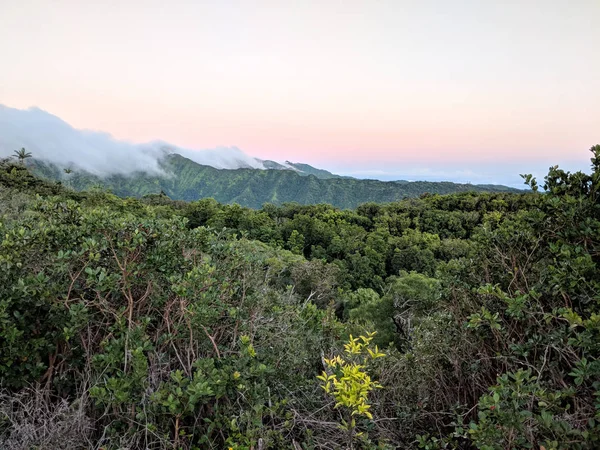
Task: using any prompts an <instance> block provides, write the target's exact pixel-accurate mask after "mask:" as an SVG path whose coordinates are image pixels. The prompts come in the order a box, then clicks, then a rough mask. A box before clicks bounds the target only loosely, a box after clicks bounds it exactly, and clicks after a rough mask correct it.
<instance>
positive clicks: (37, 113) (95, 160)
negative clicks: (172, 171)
mask: <svg viewBox="0 0 600 450" xmlns="http://www.w3.org/2000/svg"><path fill="white" fill-rule="evenodd" d="M21 147H24V148H25V149H27V151H29V152H31V153H32V154H33V156H34V157H35V158H38V159H42V160H46V161H50V162H52V163H55V164H57V165H59V166H62V167H70V166H76V167H79V168H82V169H84V170H86V171H89V172H91V173H94V174H97V175H100V176H103V175H109V174H128V173H132V172H136V171H142V172H148V173H162V170H161V168H160V164H159V159H160V158H161V157H162V156H163V155H164V154H165V153H179V154H181V155H182V156H185V157H186V158H189V159H191V160H193V161H195V162H197V163H199V164H204V165H209V166H213V167H216V168H218V169H234V168H238V167H253V168H263V166H262V163H261V162H260V161H259V160H257V159H256V158H252V157H250V156H248V155H246V154H245V153H244V152H242V151H241V150H240V149H238V148H237V147H220V148H216V149H211V150H190V149H184V148H180V147H177V146H175V145H171V144H168V143H166V142H162V141H154V142H150V143H147V144H134V143H131V142H127V141H120V140H116V139H114V138H113V137H112V136H111V135H110V134H108V133H102V132H98V131H90V130H78V129H75V128H73V127H72V126H71V125H69V124H68V123H66V122H65V121H63V120H62V119H60V118H58V117H56V116H54V115H52V114H50V113H47V112H46V111H43V110H41V109H39V108H30V109H27V110H20V109H14V108H9V107H6V106H3V105H0V156H2V157H5V156H10V155H12V154H13V152H14V150H17V149H20V148H21Z"/></svg>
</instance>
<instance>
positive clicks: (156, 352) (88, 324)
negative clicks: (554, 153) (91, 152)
mask: <svg viewBox="0 0 600 450" xmlns="http://www.w3.org/2000/svg"><path fill="white" fill-rule="evenodd" d="M592 154H593V157H592V170H591V173H589V174H586V173H582V172H577V173H568V172H565V171H563V170H561V169H559V168H558V167H552V168H550V170H549V173H548V175H547V177H546V178H545V180H544V182H543V183H540V186H538V184H537V181H536V180H535V179H533V177H531V176H525V180H526V181H527V182H528V183H529V185H530V187H531V188H532V191H531V192H525V193H508V192H501V193H473V192H468V193H455V194H452V195H437V194H432V195H426V196H421V197H419V198H412V199H405V200H400V201H395V202H392V203H388V204H377V203H365V204H362V205H360V206H359V207H358V208H356V209H355V210H340V209H339V208H335V207H333V206H329V205H325V204H312V205H301V204H298V203H283V204H281V205H279V206H277V205H275V204H266V205H265V206H264V207H263V208H261V209H259V210H252V209H248V208H244V207H241V206H239V205H226V204H222V203H219V202H218V201H216V200H211V199H203V200H198V201H193V202H189V203H188V202H185V201H175V200H171V199H170V198H169V197H168V196H167V195H166V194H171V193H172V191H169V189H168V186H165V187H164V192H162V193H160V194H153V195H148V196H145V197H141V198H139V199H135V198H127V199H123V198H120V197H118V196H116V195H114V194H112V193H109V192H107V191H105V190H103V189H96V188H94V189H90V190H87V191H83V192H79V191H77V190H75V189H72V188H71V185H72V186H73V187H74V188H81V187H82V186H85V185H88V186H89V184H87V183H88V182H87V181H85V180H84V178H85V177H86V175H85V174H82V173H80V172H79V171H73V173H71V174H70V175H69V181H68V184H69V187H66V186H64V185H63V184H62V183H58V182H53V181H47V180H46V181H45V180H43V179H40V178H37V177H36V176H34V175H33V174H32V172H31V170H30V168H31V167H32V166H34V165H35V159H33V160H32V161H30V163H28V164H27V165H25V164H20V163H18V162H17V161H14V160H3V161H0V389H1V392H0V399H1V406H0V447H7V448H11V447H13V448H47V447H52V448H65V449H67V448H68V449H77V448H105V449H121V448H131V449H137V448H140V449H141V448H152V449H166V448H178V449H190V450H191V449H198V448H208V449H221V448H235V449H246V450H249V449H258V448H263V449H285V448H288V449H294V450H297V449H298V448H303V449H305V450H313V449H315V450H316V449H326V448H327V449H331V448H347V447H354V448H361V449H369V450H370V449H377V448H379V449H383V448H407V449H410V448H430V449H433V448H457V449H458V448H460V449H471V448H481V449H496V448H497V449H501V448H535V449H539V448H545V449H546V450H549V449H567V448H568V449H588V448H589V449H591V448H597V447H598V445H599V442H600V425H598V423H599V420H600V310H599V307H598V305H599V302H598V299H599V298H600V272H599V271H598V264H599V263H600V256H599V255H600V241H599V239H598V236H600V206H599V205H600V203H599V202H598V198H599V197H598V192H599V189H600V146H595V147H593V148H592ZM179 163H181V164H183V162H181V161H179V162H178V161H177V160H175V161H173V164H179ZM40 167H41V166H38V167H37V168H36V169H35V170H40ZM182 169H183V166H182ZM44 170H50V169H49V168H46V169H44ZM189 170H190V172H189V173H186V174H184V175H183V176H184V177H190V179H194V180H195V179H196V178H195V177H196V176H198V175H197V174H196V175H194V174H193V172H194V171H193V170H192V169H189ZM194 170H195V169H194ZM59 172H60V173H61V176H64V175H66V173H63V172H62V169H61V170H59ZM234 172H235V171H234ZM268 172H273V173H275V172H276V171H268ZM245 173H246V172H244V171H241V172H239V174H240V176H246V175H243V174H245ZM275 175H276V174H275ZM275 175H272V174H268V173H265V174H264V175H261V176H262V177H266V178H269V177H271V176H275ZM292 175H293V174H292ZM277 176H280V175H277ZM286 176H287V175H286ZM50 178H51V177H50ZM57 179H58V178H57ZM140 179H141V178H140ZM144 180H145V181H140V183H141V184H140V186H139V189H140V190H139V191H138V192H136V193H138V194H142V193H143V192H160V189H161V187H160V184H153V186H154V187H153V189H154V188H158V190H152V191H146V187H144V186H147V185H145V183H146V182H150V180H149V179H144ZM306 180H309V181H306ZM315 180H316V178H313V177H305V181H304V182H303V183H312V184H311V185H313V184H314V183H316V182H315ZM154 181H156V180H154ZM154 181H153V183H154ZM280 181H281V180H280ZM322 181H323V182H325V181H327V182H328V183H331V185H327V186H338V185H340V183H341V184H342V185H343V184H344V183H348V181H346V180H338V179H330V180H322ZM350 181H352V180H350ZM124 182H125V181H124ZM232 186H233V185H232ZM299 186H300V185H299V184H298V185H296V188H298V189H299ZM314 186H317V187H318V188H319V189H321V188H322V189H324V190H323V192H324V194H323V195H329V194H327V192H328V189H329V187H327V188H325V187H323V186H325V185H320V184H318V183H317V184H314ZM345 186H350V184H348V185H345ZM292 187H293V184H290V185H286V187H285V188H286V189H287V188H290V189H292ZM535 188H538V189H537V190H536V189H535ZM223 189H224V192H226V193H227V192H229V193H231V192H233V189H234V187H231V189H232V190H231V191H228V190H227V189H229V188H223ZM282 189H283V187H282ZM315 189H317V188H315ZM248 192H253V191H252V190H250V191H246V193H248ZM282 192H283V191H282ZM289 192H290V195H292V194H291V192H292V191H291V190H290V191H289ZM314 192H315V191H313V194H314ZM332 192H333V191H332ZM190 195H191V194H190ZM227 195H229V194H227ZM236 195H238V196H241V197H239V198H242V197H243V195H246V194H243V193H242V192H238V193H237V194H236ZM249 195H250V194H249ZM286 195H287V194H286ZM246 198H252V196H251V195H250V197H246ZM321 198H328V197H326V196H325V197H314V198H312V197H311V198H308V197H305V198H303V199H301V200H302V201H306V202H314V201H315V200H320V199H321ZM356 198H357V199H358V201H360V199H361V197H360V196H358V195H357V197H356ZM271 200H272V201H273V202H276V203H280V202H281V200H282V197H278V198H277V199H271ZM252 201H254V200H252ZM371 331H376V334H374V335H372V334H368V333H370V332H371ZM352 336H361V337H359V338H353V337H352ZM377 346H379V348H383V349H385V354H386V357H385V358H379V357H377V358H375V360H374V358H373V356H378V355H379V354H380V353H383V352H380V351H379V350H378V347H377ZM373 347H374V348H375V350H374V349H373ZM370 352H373V353H370ZM325 355H327V356H328V357H327V358H326V357H325ZM336 355H337V356H336ZM317 376H319V377H320V378H317ZM374 380H377V381H374ZM378 385H381V386H384V388H382V389H377V388H376V386H378ZM319 386H321V387H324V388H326V390H327V391H328V392H325V393H324V392H323V389H321V388H320V387H319ZM336 405H337V407H335V406H336ZM67 424H72V426H71V427H69V426H68V425H67ZM340 424H343V425H344V426H343V427H340ZM342 428H343V429H342Z"/></svg>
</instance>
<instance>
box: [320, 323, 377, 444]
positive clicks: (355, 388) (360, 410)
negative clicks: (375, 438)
mask: <svg viewBox="0 0 600 450" xmlns="http://www.w3.org/2000/svg"><path fill="white" fill-rule="evenodd" d="M374 336H375V333H368V334H367V336H359V337H357V338H353V337H352V335H350V338H349V340H348V343H347V344H345V345H344V353H345V355H346V356H345V358H343V357H342V356H340V355H337V356H334V357H333V358H331V359H324V363H325V366H326V370H324V371H323V373H322V374H321V375H319V376H317V378H318V379H319V380H320V382H321V387H322V388H323V390H324V391H325V392H326V393H327V394H328V395H329V396H331V397H333V399H334V400H335V406H334V407H335V408H342V410H343V411H344V412H343V417H344V418H343V419H342V421H341V425H340V428H342V429H343V430H346V431H347V432H348V435H347V436H348V447H349V448H353V442H354V437H355V436H360V435H361V434H362V433H356V418H355V416H363V417H366V418H368V419H372V418H373V415H372V414H371V412H370V411H369V409H370V408H371V405H370V404H369V401H368V400H369V399H368V396H369V393H370V392H371V391H372V390H373V389H376V388H382V387H383V386H381V385H380V384H379V383H377V382H376V381H373V380H372V379H371V377H370V376H369V374H368V373H367V365H368V363H369V362H370V361H371V360H374V359H377V358H382V357H384V356H385V354H384V353H381V352H380V351H379V349H378V348H377V346H375V349H374V350H371V348H369V347H370V343H371V341H372V340H373V337H374Z"/></svg>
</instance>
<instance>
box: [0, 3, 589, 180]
mask: <svg viewBox="0 0 600 450" xmlns="http://www.w3.org/2000/svg"><path fill="white" fill-rule="evenodd" d="M599 22H600V2H598V1H596V0H580V1H578V2H576V3H573V2H568V1H562V0H553V1H544V2H542V1H533V0H530V1H522V2H469V1H448V2H445V1H444V2H442V1H420V2H413V1H400V0H398V1H387V2H386V1H382V2H367V1H346V2H343V1H342V2H335V3H334V2H329V3H327V4H324V3H322V2H313V1H306V2H302V3H301V4H292V3H291V2H286V3H282V2H270V1H254V2H234V1H224V2H218V3H217V2H207V3H202V4H188V3H187V2H181V1H174V2H169V3H168V4H167V3H165V2H158V1H145V2H141V1H134V0H129V1H123V2H119V3H116V4H111V5H109V6H107V5H101V4H91V3H89V2H76V1H74V0H64V1H61V2H50V1H45V0H25V1H21V2H3V3H2V4H0V55H2V61H3V63H4V65H5V70H3V71H1V72H0V103H1V104H5V105H7V106H9V107H13V108H19V109H24V108H28V107H31V106H37V107H39V108H41V109H43V110H45V111H48V112H50V113H52V114H54V115H56V116H58V117H60V118H61V119H63V120H65V121H66V122H67V123H69V124H70V125H72V126H73V127H75V128H77V129H93V130H101V131H104V132H107V133H110V134H111V135H113V136H114V137H115V138H116V139H119V140H127V141H131V142H136V143H141V142H149V141H153V140H156V139H160V140H164V141H167V142H172V143H174V144H176V145H178V146H181V147H183V148H190V149H214V148H217V147H219V146H235V147H238V148H240V149H242V150H243V151H244V152H245V153H246V154H248V155H251V156H253V157H258V158H262V159H273V160H276V161H284V160H292V161H298V162H306V163H309V164H311V165H314V166H317V167H322V168H325V169H328V170H331V171H333V172H336V173H340V174H347V175H352V176H356V177H361V178H364V177H369V178H379V179H400V178H404V179H430V180H433V179H445V180H450V181H463V182H464V181H471V182H473V183H501V184H508V185H513V186H514V185H520V184H521V182H520V178H519V177H518V174H519V173H523V172H533V173H536V174H543V173H545V171H546V169H547V167H548V166H549V165H554V164H560V165H561V166H564V167H566V168H567V169H570V170H578V169H584V170H585V169H587V168H588V160H589V155H588V152H587V151H586V149H588V148H589V147H590V146H592V145H594V144H596V143H598V141H599V140H600V139H599V136H598V117H600V77H598V76H597V74H598V73H600V58H598V42H600V29H599V28H598V27H597V25H596V24H597V23H599Z"/></svg>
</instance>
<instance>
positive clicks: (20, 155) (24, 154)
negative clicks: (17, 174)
mask: <svg viewBox="0 0 600 450" xmlns="http://www.w3.org/2000/svg"><path fill="white" fill-rule="evenodd" d="M14 153H15V158H17V159H18V160H19V162H20V163H21V164H24V163H25V160H26V159H27V158H31V157H32V156H33V155H32V154H31V152H28V151H27V150H25V148H24V147H22V148H21V150H15V152H14Z"/></svg>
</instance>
